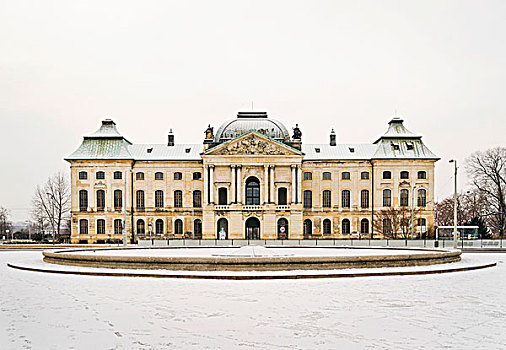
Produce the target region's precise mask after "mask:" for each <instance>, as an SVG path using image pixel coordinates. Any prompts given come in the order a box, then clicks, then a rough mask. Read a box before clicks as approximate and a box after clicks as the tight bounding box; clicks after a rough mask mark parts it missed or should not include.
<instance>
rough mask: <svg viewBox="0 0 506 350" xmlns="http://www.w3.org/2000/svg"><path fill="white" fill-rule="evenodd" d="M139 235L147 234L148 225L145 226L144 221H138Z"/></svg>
mask: <svg viewBox="0 0 506 350" xmlns="http://www.w3.org/2000/svg"><path fill="white" fill-rule="evenodd" d="M137 234H138V235H144V234H146V225H145V224H144V220H142V219H139V220H137Z"/></svg>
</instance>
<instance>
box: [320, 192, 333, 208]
mask: <svg viewBox="0 0 506 350" xmlns="http://www.w3.org/2000/svg"><path fill="white" fill-rule="evenodd" d="M322 204H323V207H324V208H330V206H331V204H332V203H331V192H330V191H329V190H325V191H323V203H322Z"/></svg>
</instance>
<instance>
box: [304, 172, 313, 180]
mask: <svg viewBox="0 0 506 350" xmlns="http://www.w3.org/2000/svg"><path fill="white" fill-rule="evenodd" d="M304 180H313V173H310V172H309V171H306V172H304Z"/></svg>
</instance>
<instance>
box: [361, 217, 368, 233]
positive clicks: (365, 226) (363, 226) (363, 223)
mask: <svg viewBox="0 0 506 350" xmlns="http://www.w3.org/2000/svg"><path fill="white" fill-rule="evenodd" d="M360 233H369V220H367V219H362V220H360Z"/></svg>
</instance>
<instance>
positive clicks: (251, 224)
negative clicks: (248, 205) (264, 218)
mask: <svg viewBox="0 0 506 350" xmlns="http://www.w3.org/2000/svg"><path fill="white" fill-rule="evenodd" d="M246 239H260V220H258V219H257V218H249V219H248V220H246Z"/></svg>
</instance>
